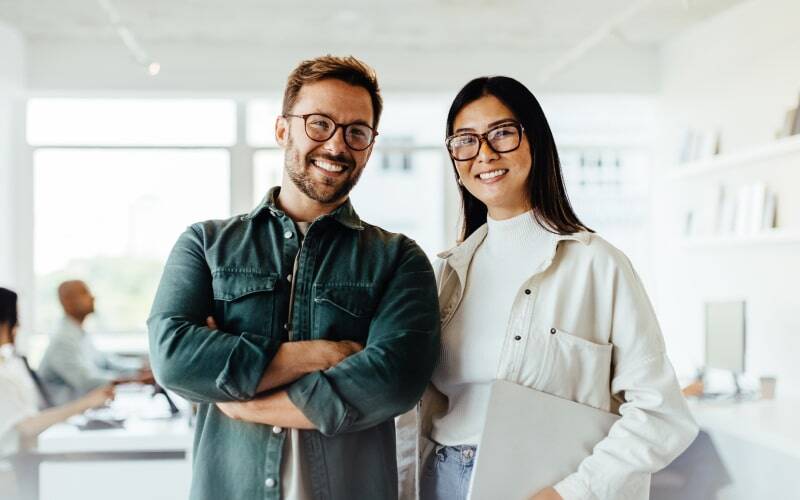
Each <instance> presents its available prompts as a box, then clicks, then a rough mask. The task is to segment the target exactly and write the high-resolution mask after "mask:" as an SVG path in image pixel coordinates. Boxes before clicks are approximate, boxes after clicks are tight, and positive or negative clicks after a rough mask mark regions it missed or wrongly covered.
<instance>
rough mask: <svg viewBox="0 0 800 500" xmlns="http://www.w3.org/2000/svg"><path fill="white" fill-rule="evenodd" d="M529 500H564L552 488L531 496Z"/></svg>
mask: <svg viewBox="0 0 800 500" xmlns="http://www.w3.org/2000/svg"><path fill="white" fill-rule="evenodd" d="M530 500H564V499H563V497H562V496H561V495H559V494H558V492H557V491H556V490H555V489H553V488H545V489H543V490H542V491H540V492H539V493H537V494H535V495H533V496H532V497H531V498H530Z"/></svg>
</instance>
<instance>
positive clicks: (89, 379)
mask: <svg viewBox="0 0 800 500" xmlns="http://www.w3.org/2000/svg"><path fill="white" fill-rule="evenodd" d="M58 299H59V301H60V302H61V307H62V308H63V309H64V318H63V319H62V320H61V323H60V324H59V327H58V329H57V330H56V332H55V333H54V334H53V336H52V338H51V339H50V343H49V344H48V346H47V350H46V351H45V353H44V357H43V358H42V362H41V363H40V365H39V370H38V374H39V378H40V379H41V381H42V383H43V385H44V387H45V390H46V391H47V394H48V395H49V398H50V402H51V403H52V404H54V405H61V404H64V403H67V402H69V401H72V400H74V399H78V398H79V397H81V396H83V395H85V394H87V393H89V392H90V391H91V390H93V389H96V388H98V387H102V386H105V385H107V384H110V383H114V384H117V383H124V382H141V383H149V382H152V374H151V372H150V370H149V369H148V368H145V367H144V366H143V364H142V362H141V361H139V360H126V359H124V358H121V357H119V356H113V355H110V354H106V353H103V352H101V351H99V350H98V349H97V348H96V347H95V345H94V344H93V343H92V340H91V338H90V337H89V336H88V335H87V334H86V332H85V331H84V329H83V323H84V321H85V320H86V318H87V317H88V316H89V315H90V314H92V313H93V312H94V296H93V295H92V292H91V291H90V290H89V287H88V286H87V285H86V283H84V282H83V281H78V280H72V281H65V282H64V283H61V285H59V287H58Z"/></svg>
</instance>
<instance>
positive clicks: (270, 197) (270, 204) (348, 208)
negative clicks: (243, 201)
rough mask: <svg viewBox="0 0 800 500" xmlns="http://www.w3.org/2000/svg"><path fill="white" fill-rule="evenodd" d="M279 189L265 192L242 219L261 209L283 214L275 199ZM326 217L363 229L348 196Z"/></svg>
mask: <svg viewBox="0 0 800 500" xmlns="http://www.w3.org/2000/svg"><path fill="white" fill-rule="evenodd" d="M280 191H281V187H280V186H275V187H273V188H272V189H270V190H269V191H268V192H267V195H266V196H265V197H264V199H263V200H261V203H259V205H258V206H257V207H256V208H254V209H253V210H252V211H251V212H250V213H249V214H247V215H244V216H242V219H243V220H248V219H255V218H256V217H258V216H259V215H260V214H261V213H262V212H263V211H265V210H268V211H269V212H270V213H272V214H273V215H279V216H280V215H285V213H284V212H283V210H281V209H280V208H278V205H277V203H276V200H277V199H278V194H279V193H280ZM327 217H331V218H332V219H334V220H336V221H337V222H339V223H340V224H342V225H343V226H345V227H349V228H350V229H355V230H358V231H361V230H363V229H364V225H363V224H362V222H361V218H360V217H359V216H358V214H357V213H356V211H355V209H354V208H353V204H352V203H350V198H349V197H348V198H347V200H346V201H345V202H344V203H342V204H341V205H339V206H338V207H336V209H334V210H333V211H332V212H331V213H330V214H328V215H327Z"/></svg>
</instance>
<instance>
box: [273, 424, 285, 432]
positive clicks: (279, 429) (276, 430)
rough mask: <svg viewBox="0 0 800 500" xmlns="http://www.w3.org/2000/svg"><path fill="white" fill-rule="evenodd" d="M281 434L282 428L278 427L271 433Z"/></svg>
mask: <svg viewBox="0 0 800 500" xmlns="http://www.w3.org/2000/svg"><path fill="white" fill-rule="evenodd" d="M281 432H283V428H281V427H278V426H277V425H276V426H275V427H273V428H272V433H273V434H280V433H281Z"/></svg>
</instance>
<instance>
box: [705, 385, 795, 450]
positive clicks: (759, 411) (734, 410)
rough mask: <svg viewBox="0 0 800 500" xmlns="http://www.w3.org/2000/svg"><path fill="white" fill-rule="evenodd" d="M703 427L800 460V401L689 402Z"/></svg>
mask: <svg viewBox="0 0 800 500" xmlns="http://www.w3.org/2000/svg"><path fill="white" fill-rule="evenodd" d="M689 408H690V409H691V411H692V414H693V415H694V417H695V419H696V420H697V423H698V424H699V425H700V427H701V428H703V429H705V430H708V431H713V432H721V433H725V434H728V435H730V436H732V437H735V438H738V439H740V440H742V441H746V442H749V443H751V444H754V445H757V446H762V447H765V448H769V449H771V450H774V451H778V452H781V453H786V454H788V455H791V456H793V457H795V458H798V459H800V400H797V399H789V400H778V399H776V400H761V401H742V402H731V401H727V402H723V401H719V402H715V401H714V402H712V401H697V400H693V401H690V403H689Z"/></svg>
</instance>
